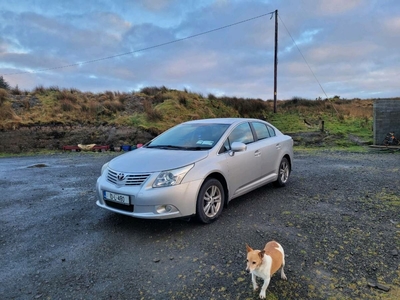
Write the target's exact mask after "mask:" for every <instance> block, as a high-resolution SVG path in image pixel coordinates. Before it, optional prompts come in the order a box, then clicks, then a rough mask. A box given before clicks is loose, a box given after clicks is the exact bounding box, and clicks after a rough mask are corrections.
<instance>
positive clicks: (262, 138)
mask: <svg viewBox="0 0 400 300" xmlns="http://www.w3.org/2000/svg"><path fill="white" fill-rule="evenodd" d="M251 126H252V127H253V129H254V132H255V139H256V142H255V144H257V145H258V148H259V155H260V161H259V164H260V167H261V170H260V174H261V175H260V176H261V177H262V178H263V180H266V181H271V180H275V177H276V176H277V170H278V165H279V163H280V159H281V145H280V140H281V139H280V138H279V137H277V136H276V133H275V130H274V129H273V128H272V127H271V126H269V125H268V124H265V123H262V122H257V121H254V122H251Z"/></svg>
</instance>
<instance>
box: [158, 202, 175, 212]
mask: <svg viewBox="0 0 400 300" xmlns="http://www.w3.org/2000/svg"><path fill="white" fill-rule="evenodd" d="M176 210H177V209H176V208H175V206H173V205H170V204H167V205H159V206H157V207H156V211H157V213H159V214H163V213H170V212H173V211H176Z"/></svg>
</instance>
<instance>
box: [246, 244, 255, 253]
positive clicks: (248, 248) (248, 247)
mask: <svg viewBox="0 0 400 300" xmlns="http://www.w3.org/2000/svg"><path fill="white" fill-rule="evenodd" d="M246 250H247V252H250V251H253V249H251V248H250V246H249V245H247V244H246Z"/></svg>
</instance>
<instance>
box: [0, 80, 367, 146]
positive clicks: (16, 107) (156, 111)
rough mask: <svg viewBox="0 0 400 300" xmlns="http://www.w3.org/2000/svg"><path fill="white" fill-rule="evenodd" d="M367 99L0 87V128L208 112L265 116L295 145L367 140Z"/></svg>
mask: <svg viewBox="0 0 400 300" xmlns="http://www.w3.org/2000/svg"><path fill="white" fill-rule="evenodd" d="M372 114H373V100H360V99H352V100H344V99H340V98H339V97H335V98H333V99H326V100H307V99H301V98H293V99H291V100H285V101H277V113H273V101H272V100H268V101H263V100H261V99H243V98H236V97H216V96H214V95H212V94H209V95H207V96H204V95H202V94H199V93H192V92H190V91H187V90H184V91H179V90H172V89H168V88H166V87H147V88H143V89H142V90H140V91H139V92H132V93H121V92H112V91H105V92H103V93H97V94H94V93H90V92H81V91H79V90H76V89H60V88H58V87H49V88H44V87H37V88H35V89H34V90H33V91H20V90H18V88H15V89H10V90H5V89H0V130H1V131H8V130H15V129H17V128H21V127H30V126H38V125H39V126H46V125H54V124H58V125H76V124H79V125H81V126H86V125H90V126H100V125H102V126H132V127H135V128H140V129H141V130H145V131H147V132H149V133H151V134H152V135H156V134H159V133H161V132H163V131H164V130H166V129H168V128H170V127H171V126H173V125H175V124H178V123H181V122H183V121H186V120H192V119H199V118H213V117H253V118H261V119H265V120H267V121H269V122H271V123H272V124H274V125H276V126H277V127H278V128H279V129H280V130H282V131H283V132H284V133H288V134H291V135H293V137H294V139H295V141H296V145H297V146H298V147H300V146H302V147H315V146H319V147H352V146H357V145H360V144H372V138H373V132H372Z"/></svg>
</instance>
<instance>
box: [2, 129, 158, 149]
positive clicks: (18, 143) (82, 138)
mask: <svg viewBox="0 0 400 300" xmlns="http://www.w3.org/2000/svg"><path fill="white" fill-rule="evenodd" d="M153 137H154V136H152V135H151V134H150V133H148V132H146V131H143V130H140V129H137V128H134V127H127V126H125V127H115V126H79V125H71V126H66V125H64V126H63V125H54V126H50V125H46V126H31V127H20V128H17V129H15V130H7V131H0V153H1V152H5V153H21V152H27V151H37V150H45V149H46V150H60V149H62V148H63V146H66V145H75V146H76V145H78V144H97V145H114V146H120V145H123V144H124V145H136V144H139V143H142V144H144V143H146V142H147V141H149V140H151V139H152V138H153Z"/></svg>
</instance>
